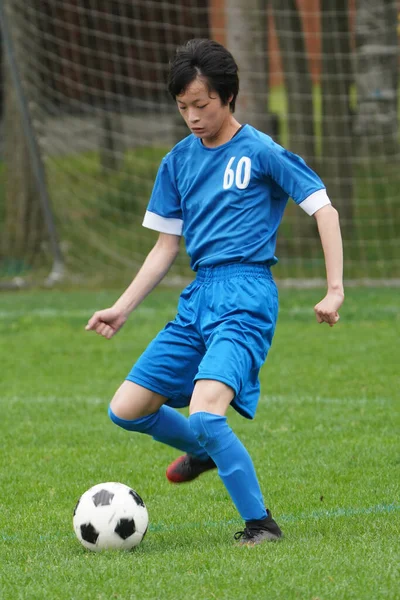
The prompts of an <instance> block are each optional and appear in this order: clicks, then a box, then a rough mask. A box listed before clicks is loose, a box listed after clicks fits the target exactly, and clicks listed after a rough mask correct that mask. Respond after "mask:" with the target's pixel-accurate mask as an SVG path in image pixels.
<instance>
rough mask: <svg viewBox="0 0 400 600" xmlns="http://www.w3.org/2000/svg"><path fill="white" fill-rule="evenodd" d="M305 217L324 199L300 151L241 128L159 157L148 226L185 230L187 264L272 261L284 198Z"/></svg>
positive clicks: (193, 138)
mask: <svg viewBox="0 0 400 600" xmlns="http://www.w3.org/2000/svg"><path fill="white" fill-rule="evenodd" d="M289 197H291V198H293V200H294V201H295V202H296V203H297V204H299V205H300V206H301V207H302V208H304V210H305V211H306V212H307V213H308V214H313V213H314V212H315V211H316V210H318V209H319V208H321V207H322V206H325V205H326V204H329V203H330V201H329V198H328V196H327V195H326V191H325V186H324V184H323V183H322V181H321V179H320V178H319V177H318V175H316V173H314V171H312V170H311V169H310V168H309V167H308V166H307V165H306V163H305V162H304V160H303V159H302V158H300V157H299V156H297V155H295V154H292V153H291V152H288V151H287V150H285V149H284V148H282V147H281V146H279V145H278V144H276V143H275V142H274V141H273V140H272V139H271V138H270V137H269V136H267V135H265V134H263V133H261V132H260V131H258V130H256V129H254V127H251V126H250V125H244V126H243V127H242V128H241V129H240V130H239V132H238V133H237V134H236V135H235V136H234V137H233V138H232V139H231V140H230V141H229V142H227V143H226V144H223V145H221V146H218V147H216V148H207V147H206V146H204V145H203V143H202V141H201V139H199V138H197V137H196V136H195V135H193V134H192V135H189V136H188V137H187V138H185V139H184V140H182V141H181V142H179V144H177V145H176V146H175V147H174V148H173V149H172V150H171V152H169V153H168V154H167V155H166V156H165V158H164V159H163V161H162V163H161V165H160V168H159V171H158V174H157V178H156V181H155V184H154V188H153V192H152V195H151V198H150V202H149V205H148V209H147V212H146V215H145V218H144V221H143V225H144V226H145V227H149V228H151V229H155V230H156V231H159V232H162V233H171V234H174V235H184V237H185V242H186V249H187V252H188V254H189V256H190V259H191V267H192V269H193V270H194V271H196V270H197V269H198V268H199V267H209V266H215V265H222V264H227V263H235V262H243V263H264V264H267V265H272V264H274V263H275V262H276V261H277V258H276V257H275V247H276V235H277V230H278V227H279V224H280V222H281V220H282V216H283V213H284V210H285V206H286V203H287V201H288V198H289Z"/></svg>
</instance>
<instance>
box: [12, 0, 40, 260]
mask: <svg viewBox="0 0 400 600" xmlns="http://www.w3.org/2000/svg"><path fill="white" fill-rule="evenodd" d="M5 9H6V10H7V15H8V21H9V24H10V28H11V35H12V40H13V46H14V54H15V57H16V60H17V64H18V66H19V69H20V77H21V79H22V81H23V84H24V89H25V92H27V90H28V85H27V83H28V82H27V77H26V74H27V72H28V70H29V64H27V62H29V61H27V53H26V49H24V48H23V39H24V33H23V31H22V30H21V28H20V24H21V15H20V14H19V13H17V11H16V9H15V7H13V3H12V1H11V0H8V1H7V5H6V7H5ZM33 46H34V44H32V47H33ZM4 54H5V53H4ZM29 60H31V54H30V55H29ZM29 89H30V90H32V87H30V88H29ZM28 93H29V92H28ZM29 100H30V101H31V103H32V100H33V98H32V96H31V95H30V97H29ZM4 137H5V155H4V158H5V166H6V198H5V229H4V234H3V235H2V247H1V251H2V255H3V257H4V259H5V260H6V261H7V262H12V263H20V264H22V265H31V264H32V263H33V262H34V259H35V258H36V257H37V255H38V253H39V251H40V249H41V245H42V242H43V241H44V240H45V239H47V235H46V227H45V221H44V218H43V211H42V207H41V203H40V196H39V193H38V190H37V185H36V179H35V177H34V173H33V169H32V162H31V158H30V154H29V151H28V146H27V142H26V137H25V132H24V129H23V126H22V119H21V113H20V108H19V102H18V99H17V96H16V92H15V89H14V86H13V83H12V81H11V76H10V70H9V66H8V63H7V58H6V56H5V57H4Z"/></svg>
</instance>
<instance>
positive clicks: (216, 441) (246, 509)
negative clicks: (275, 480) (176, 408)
mask: <svg viewBox="0 0 400 600" xmlns="http://www.w3.org/2000/svg"><path fill="white" fill-rule="evenodd" d="M189 424H190V427H191V428H192V431H193V433H194V434H195V435H196V438H197V439H198V441H199V442H200V444H201V445H202V446H203V448H204V450H206V452H207V454H209V456H211V458H212V459H213V461H214V462H215V464H216V465H217V467H218V474H219V476H220V477H221V479H222V481H223V483H224V485H225V487H226V489H227V490H228V493H229V495H230V497H231V498H232V500H233V503H234V505H235V506H236V508H237V510H238V511H239V514H240V516H241V517H242V519H244V521H253V520H258V519H264V518H265V517H266V516H267V511H266V509H265V505H264V501H263V497H262V494H261V490H260V486H259V483H258V480H257V475H256V472H255V469H254V465H253V461H252V460H251V458H250V455H249V453H248V452H247V450H246V448H245V447H244V446H243V444H242V442H241V441H240V440H239V438H238V437H237V436H236V435H235V434H234V433H233V431H232V429H231V428H230V427H229V425H228V423H227V421H226V417H221V416H219V415H213V414H211V413H207V412H198V413H194V414H193V415H190V417H189Z"/></svg>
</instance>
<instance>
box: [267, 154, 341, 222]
mask: <svg viewBox="0 0 400 600" xmlns="http://www.w3.org/2000/svg"><path fill="white" fill-rule="evenodd" d="M267 172H268V175H269V176H270V177H271V178H272V179H273V180H274V181H275V182H276V183H277V184H278V185H279V186H280V187H281V188H282V189H283V191H284V192H285V193H286V194H288V196H290V197H291V198H293V200H294V201H295V202H296V204H298V205H299V206H300V207H301V208H303V210H305V212H306V213H307V214H309V215H312V214H314V213H315V212H316V211H317V210H319V209H320V208H322V207H323V206H326V205H327V204H330V203H331V202H330V200H329V198H328V195H327V193H326V190H325V186H324V184H323V182H322V180H321V179H320V178H319V177H318V175H317V174H316V173H315V172H314V171H313V170H312V169H311V168H310V167H309V166H308V165H307V164H306V162H305V161H304V160H303V159H302V158H301V157H300V156H298V155H297V154H293V153H292V152H289V151H288V150H286V149H285V148H282V146H279V145H278V144H274V146H273V147H272V148H269V153H268V168H267Z"/></svg>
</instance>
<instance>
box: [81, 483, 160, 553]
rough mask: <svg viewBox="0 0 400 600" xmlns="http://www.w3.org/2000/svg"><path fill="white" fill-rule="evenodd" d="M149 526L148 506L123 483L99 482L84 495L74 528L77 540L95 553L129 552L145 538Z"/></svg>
mask: <svg viewBox="0 0 400 600" xmlns="http://www.w3.org/2000/svg"><path fill="white" fill-rule="evenodd" d="M148 524H149V516H148V512H147V508H146V506H145V503H144V502H143V500H142V499H141V497H140V496H139V494H138V493H137V492H135V490H132V489H131V488H130V487H129V486H127V485H124V484H123V483H115V482H108V483H99V484H97V485H95V486H93V487H91V488H90V489H89V490H87V492H85V493H84V494H82V496H81V497H80V498H79V500H78V503H77V505H76V507H75V511H74V517H73V525H74V530H75V533H76V535H77V538H78V540H79V541H80V542H81V543H82V544H83V545H84V546H85V548H88V549H89V550H94V551H95V552H97V551H99V550H108V549H121V550H130V549H131V548H134V547H135V546H137V545H138V544H140V542H141V541H142V539H143V538H144V536H145V534H146V531H147V527H148Z"/></svg>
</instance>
